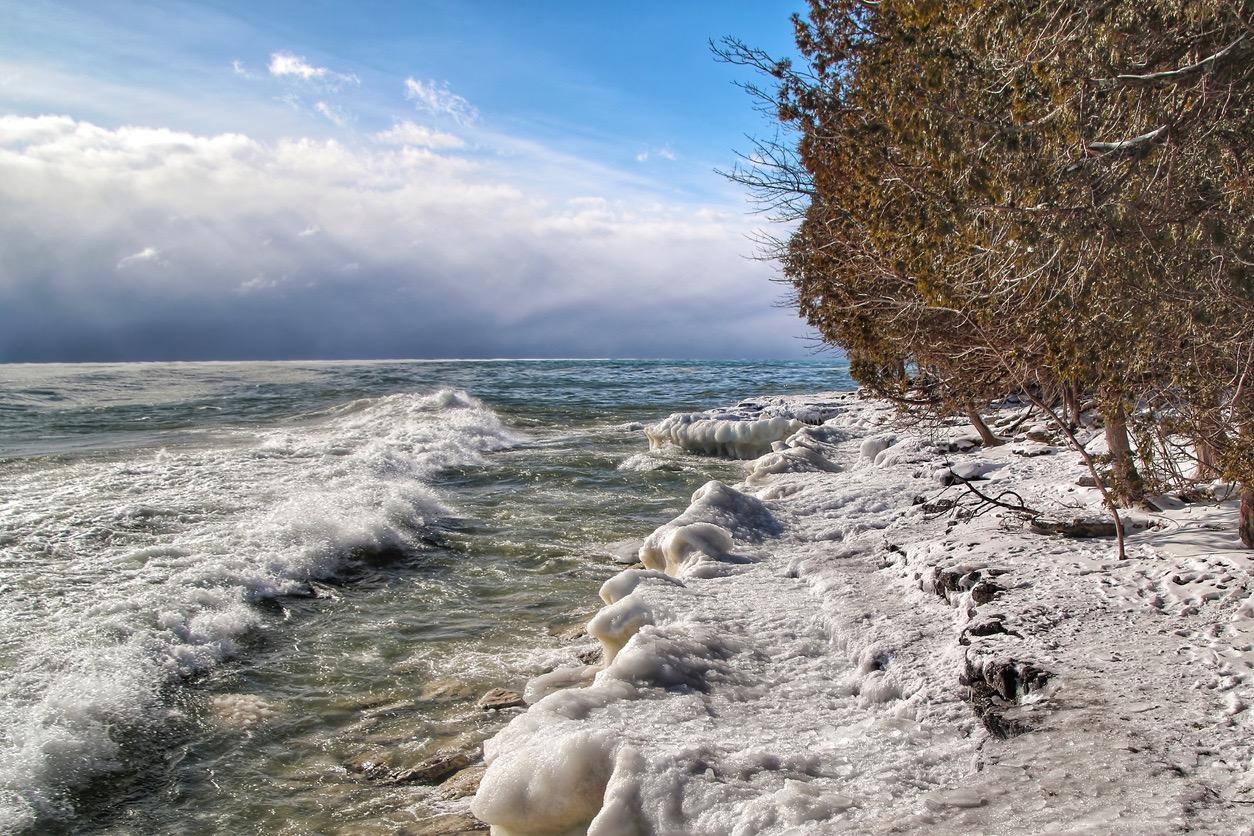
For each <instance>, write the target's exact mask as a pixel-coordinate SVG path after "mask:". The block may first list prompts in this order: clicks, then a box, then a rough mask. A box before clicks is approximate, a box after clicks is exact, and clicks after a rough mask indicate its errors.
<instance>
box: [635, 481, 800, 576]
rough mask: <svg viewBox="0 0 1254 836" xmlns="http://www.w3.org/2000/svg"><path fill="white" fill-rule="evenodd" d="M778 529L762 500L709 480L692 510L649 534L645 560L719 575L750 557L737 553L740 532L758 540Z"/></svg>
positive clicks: (671, 569)
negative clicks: (736, 544)
mask: <svg viewBox="0 0 1254 836" xmlns="http://www.w3.org/2000/svg"><path fill="white" fill-rule="evenodd" d="M778 532H779V524H778V523H777V522H776V520H775V518H774V516H772V514H771V512H770V511H769V510H768V509H767V507H766V505H765V504H764V503H763V502H762V500H760V499H757V498H756V497H752V496H750V495H748V494H745V493H741V492H740V491H738V490H736V489H735V488H729V487H727V486H726V485H724V484H723V483H721V482H707V483H706V484H705V485H702V486H701V487H700V488H698V489H697V491H696V493H694V494H693V495H692V504H691V505H689V506H688V510H686V511H684V513H682V514H680V515H679V516H678V517H676V518H675V519H673V520H671V521H670V522H668V523H667V524H666V525H663V526H661V527H660V528H658V529H657V530H656V531H654V532H653V533H652V534H650V535H649V536H648V537H647V538H645V541H644V545H643V546H641V547H640V562H641V563H643V564H644V565H645V566H646V567H647V568H649V569H654V570H658V571H661V572H665V573H666V574H668V575H677V576H679V577H705V578H709V577H715V576H717V575H722V574H727V573H728V572H731V571H735V568H734V567H735V565H737V564H743V563H747V562H749V560H750V559H749V558H748V557H745V556H742V555H736V554H734V553H733V548H734V537H735V536H739V537H740V538H741V539H744V540H750V541H752V540H760V539H761V538H762V537H763V536H767V535H771V534H777V533H778Z"/></svg>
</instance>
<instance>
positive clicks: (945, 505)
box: [923, 498, 958, 514]
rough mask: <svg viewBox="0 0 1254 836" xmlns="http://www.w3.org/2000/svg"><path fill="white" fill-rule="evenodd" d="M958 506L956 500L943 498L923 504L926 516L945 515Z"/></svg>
mask: <svg viewBox="0 0 1254 836" xmlns="http://www.w3.org/2000/svg"><path fill="white" fill-rule="evenodd" d="M957 504H958V500H956V499H947V498H941V499H937V500H935V501H933V502H924V503H923V513H925V514H943V513H944V512H946V511H948V510H949V509H951V508H953V507H954V506H955V505H957Z"/></svg>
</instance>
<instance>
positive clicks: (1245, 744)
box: [472, 393, 1254, 836]
mask: <svg viewBox="0 0 1254 836" xmlns="http://www.w3.org/2000/svg"><path fill="white" fill-rule="evenodd" d="M753 400H754V401H755V402H764V403H767V404H775V405H776V406H777V407H778V409H776V412H775V414H772V415H769V416H767V417H768V419H769V420H772V421H774V424H775V426H776V428H778V427H779V426H780V425H781V422H780V421H779V420H778V419H779V418H780V417H781V416H785V417H786V413H787V409H788V407H789V404H790V403H791V404H792V405H793V406H794V407H795V408H798V409H799V408H804V407H809V408H811V409H813V408H814V407H815V406H816V405H817V404H820V403H822V404H825V406H826V407H828V411H827V412H826V413H824V414H823V415H822V416H821V418H822V420H823V423H821V424H815V423H814V421H813V419H814V414H813V412H811V413H810V414H808V415H807V416H805V417H807V418H809V419H810V420H809V421H807V422H798V423H800V424H801V426H800V427H799V428H795V427H792V426H789V427H788V429H789V430H790V432H789V433H788V435H787V437H786V439H785V440H776V441H775V443H774V444H773V445H772V444H770V443H769V442H768V443H767V449H769V450H771V452H767V453H766V454H765V455H762V456H760V457H758V458H756V459H752V460H750V461H749V464H748V471H747V474H746V478H745V480H744V481H743V482H741V483H739V484H738V485H737V486H736V488H731V487H728V486H725V485H722V484H721V483H710V484H708V485H706V486H705V487H703V488H701V489H700V490H698V491H697V493H696V494H695V495H694V498H693V503H692V505H690V506H689V508H688V509H687V510H686V511H684V512H683V513H682V514H680V515H679V516H678V517H677V518H676V519H675V520H673V521H672V522H671V523H668V524H666V525H664V526H662V527H661V528H659V529H658V530H657V531H656V532H654V533H653V534H652V535H650V537H649V538H647V539H646V541H645V544H644V546H643V547H642V549H641V551H640V555H641V557H642V558H643V562H644V565H645V569H643V570H642V569H639V568H637V569H626V570H624V571H623V572H621V573H619V574H618V575H616V576H614V577H613V578H611V579H610V580H609V581H607V583H606V584H605V586H604V587H603V588H602V593H601V594H602V599H603V601H604V603H605V607H603V608H602V610H601V611H600V612H599V613H598V614H597V615H596V616H594V617H593V619H592V620H591V622H590V623H589V632H590V633H591V634H592V635H593V636H594V637H595V638H596V639H598V640H599V641H600V643H601V645H602V648H603V651H604V654H605V662H604V663H602V664H600V665H588V666H586V667H584V668H567V669H559V670H557V671H555V672H553V673H550V674H546V675H544V676H541V677H538V678H537V679H535V680H532V682H531V683H530V684H529V685H528V688H527V691H528V694H527V696H528V699H529V702H531V703H532V704H531V705H530V707H529V708H528V709H527V710H526V711H525V712H524V713H522V714H520V715H518V716H517V717H515V718H513V719H512V720H511V721H510V722H509V724H508V725H507V726H506V727H505V728H504V729H503V730H502V731H500V732H499V733H498V734H497V735H496V736H495V737H493V738H492V739H490V740H489V741H488V742H487V743H486V744H485V755H486V758H485V759H486V762H487V765H488V769H487V771H486V773H485V774H484V778H483V783H482V785H481V786H480V789H479V791H478V793H477V796H476V799H475V801H474V803H473V805H472V809H473V811H474V812H475V814H476V815H477V816H479V818H481V819H483V820H484V821H487V822H491V823H492V824H493V826H494V830H493V832H494V833H498V834H502V836H509V834H516V835H517V834H532V833H535V834H539V833H585V832H586V833H592V834H606V833H636V832H676V828H681V829H682V830H683V832H690V833H715V832H723V833H745V834H748V833H770V832H782V831H783V830H788V831H789V832H801V833H804V832H814V833H819V832H840V831H844V832H860V833H862V832H865V833H874V832H886V831H889V830H897V831H901V830H906V831H909V830H913V829H924V828H926V829H929V830H939V831H940V832H954V833H973V832H993V831H992V830H989V828H995V831H996V832H998V833H1034V832H1040V830H1041V828H1042V827H1058V826H1066V827H1070V828H1071V829H1072V830H1074V831H1076V832H1084V831H1085V830H1086V829H1087V830H1090V831H1092V832H1105V833H1120V832H1127V833H1157V832H1164V833H1165V832H1176V831H1177V830H1178V829H1180V828H1181V827H1186V826H1188V827H1192V828H1193V829H1194V832H1199V831H1200V832H1216V833H1218V832H1224V833H1232V832H1234V828H1236V827H1238V826H1239V825H1242V824H1244V822H1245V821H1246V818H1245V816H1244V810H1243V808H1242V806H1241V805H1243V804H1245V803H1248V802H1250V801H1254V789H1252V784H1254V774H1250V773H1247V769H1248V767H1249V763H1250V760H1249V756H1250V754H1251V746H1250V743H1251V741H1250V735H1249V734H1248V733H1247V732H1246V731H1245V728H1246V726H1245V723H1246V712H1245V706H1246V704H1247V703H1248V702H1250V701H1251V700H1252V699H1254V695H1252V694H1251V689H1250V670H1251V664H1252V663H1254V658H1251V655H1250V653H1249V652H1248V650H1246V649H1245V648H1248V647H1249V644H1248V642H1249V640H1250V639H1251V638H1254V612H1251V608H1252V607H1254V605H1247V604H1246V602H1245V599H1246V598H1247V597H1249V595H1250V592H1251V589H1254V586H1247V580H1246V579H1247V578H1248V570H1249V569H1250V568H1251V561H1250V560H1249V559H1248V558H1247V557H1245V554H1244V553H1243V552H1242V551H1241V550H1240V549H1239V547H1238V544H1237V542H1236V537H1235V533H1229V532H1233V530H1234V526H1233V525H1231V524H1229V523H1231V520H1232V519H1233V518H1234V517H1235V510H1234V509H1233V507H1232V503H1226V504H1225V503H1221V504H1217V505H1216V504H1214V503H1212V504H1209V505H1208V504H1204V503H1194V504H1187V503H1183V502H1178V503H1175V507H1171V508H1168V509H1167V510H1164V511H1163V512H1161V513H1160V514H1157V515H1155V518H1154V519H1153V520H1150V522H1151V523H1153V524H1154V525H1153V526H1151V527H1148V528H1145V529H1143V530H1141V531H1138V532H1137V533H1135V534H1133V535H1130V537H1129V559H1128V560H1126V561H1123V562H1117V561H1115V560H1114V558H1113V545H1112V542H1111V541H1107V540H1103V539H1090V540H1078V539H1067V538H1061V537H1054V536H1043V535H1041V534H1037V533H1033V532H1031V531H1029V530H1028V529H1027V528H1026V527H1020V528H1017V529H1016V527H1015V526H1014V525H1011V524H1010V523H1009V522H1007V521H1006V520H1004V519H1001V518H999V517H1000V516H1003V515H1004V512H1002V513H1001V514H999V513H998V512H996V511H994V512H992V513H983V514H981V515H979V516H975V517H971V516H970V511H969V510H968V511H966V512H964V511H963V506H964V502H965V500H963V496H962V495H963V491H962V488H961V486H948V487H947V486H946V485H944V484H943V482H944V481H945V479H944V474H945V473H946V472H948V470H949V467H950V466H953V467H954V468H955V469H956V470H959V471H961V472H962V473H963V474H964V475H965V476H966V477H967V478H971V479H979V480H980V481H981V482H987V483H988V484H989V485H995V486H996V487H997V488H999V489H1015V490H1018V492H1019V493H1022V494H1023V495H1024V496H1027V495H1028V494H1029V493H1031V494H1032V496H1033V498H1036V499H1037V500H1038V502H1052V503H1054V505H1055V506H1057V508H1059V509H1066V510H1067V512H1068V513H1071V512H1076V513H1077V514H1082V515H1083V514H1089V513H1091V512H1093V513H1095V512H1097V511H1099V510H1100V497H1099V496H1098V491H1096V490H1095V489H1091V488H1083V487H1080V486H1078V485H1077V484H1076V482H1077V477H1078V476H1080V475H1082V473H1083V472H1084V471H1083V468H1082V466H1081V465H1079V464H1077V463H1076V462H1075V461H1074V459H1075V455H1074V454H1073V453H1071V452H1069V451H1067V450H1065V449H1063V448H1062V447H1061V446H1059V444H1057V443H1048V441H1042V440H1028V439H1027V438H1026V437H1025V436H1023V435H1020V436H1018V439H1019V440H1017V441H1016V442H1014V443H1011V444H1008V445H1006V446H1003V447H996V448H991V449H988V450H984V449H982V448H980V447H979V446H978V441H976V440H975V439H973V438H972V433H971V432H970V431H969V430H968V429H967V428H966V427H965V426H947V427H940V428H937V429H935V430H932V431H929V432H928V433H926V434H920V433H919V432H917V431H916V432H910V431H902V430H899V429H896V428H894V425H893V415H892V411H891V409H890V408H889V407H888V406H887V405H885V404H882V403H878V402H875V401H864V400H861V399H860V398H858V396H857V395H856V394H852V393H851V394H843V395H839V396H834V397H832V396H827V397H822V396H816V397H810V398H805V397H800V396H791V397H789V398H780V399H753ZM753 405H754V406H755V407H757V406H760V404H757V403H754V404H753ZM721 412H723V413H726V412H727V411H726V410H723V411H721ZM1021 412H1022V406H1020V405H1014V406H1007V407H1006V409H1005V410H1003V411H1002V412H995V413H994V414H992V415H990V416H989V420H990V422H991V423H993V424H994V429H995V431H996V429H997V425H998V424H1000V425H1001V426H1008V425H1009V423H1010V419H1011V418H1018V417H1020V413H1021ZM723 417H728V416H723ZM759 417H760V416H759ZM730 418H731V420H734V421H738V422H741V423H742V425H743V422H744V421H745V420H746V419H748V420H750V421H751V420H752V419H753V416H751V415H750V416H746V415H737V416H730ZM668 420H669V419H668ZM662 423H664V422H659V424H662ZM675 423H676V422H672V425H671V426H672V428H673V426H674V425H675ZM679 423H683V424H685V425H689V426H691V425H693V424H697V423H700V421H699V420H697V419H689V420H687V421H685V422H679ZM963 424H964V425H965V422H963ZM657 426H659V425H654V427H657ZM718 429H719V428H717V427H712V426H707V427H706V428H705V430H707V432H705V433H704V434H698V435H701V438H703V439H705V440H706V441H707V442H708V440H710V439H713V438H714V434H716V433H717V431H718ZM735 429H739V430H741V431H742V434H743V431H744V428H743V426H741V427H739V428H735ZM794 429H795V432H793V431H792V430H794ZM1039 437H1040V436H1039V434H1038V435H1037V436H1036V438H1039ZM650 438H652V436H650ZM667 440H669V441H670V442H671V443H674V442H675V441H676V440H678V441H679V442H680V443H683V442H684V441H685V439H684V438H682V437H679V438H678V439H677V438H676V437H675V436H674V434H670V437H669V438H668V439H667ZM732 440H733V441H737V440H743V439H738V438H737V439H732ZM725 441H727V439H726V438H724V439H721V440H720V441H719V443H720V444H721V443H723V442H725ZM760 441H761V439H754V443H755V444H759V443H760ZM1054 441H1055V442H1056V441H1057V440H1054ZM700 443H705V442H700ZM707 447H708V444H707ZM698 449H700V448H698ZM753 452H757V451H753ZM743 457H744V458H746V459H750V457H749V456H743ZM955 500H958V501H957V502H955V504H952V505H947V504H946V503H947V502H953V501H955ZM1164 504H1166V505H1172V503H1171V502H1166V503H1164ZM964 513H965V514H966V516H967V517H969V518H967V519H960V517H962V516H963V515H964ZM1005 516H1008V515H1005ZM1217 527H1221V529H1222V530H1215V529H1216V528H1217ZM1008 822H1010V823H1011V824H1007V823H1008ZM1007 828H1009V829H1007ZM1241 832H1244V831H1241Z"/></svg>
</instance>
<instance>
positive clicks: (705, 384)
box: [0, 360, 849, 833]
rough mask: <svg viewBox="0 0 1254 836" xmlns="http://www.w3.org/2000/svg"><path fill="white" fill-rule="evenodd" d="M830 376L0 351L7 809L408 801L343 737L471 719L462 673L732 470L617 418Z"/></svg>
mask: <svg viewBox="0 0 1254 836" xmlns="http://www.w3.org/2000/svg"><path fill="white" fill-rule="evenodd" d="M848 386H849V379H848V376H847V373H846V371H845V367H844V364H843V362H841V361H836V360H825V361H808V362H664V361H645V362H637V361H531V362H516V361H499V362H456V363H450V362H376V363H231V364H225V363H224V364H125V365H91V366H86V365H82V366H0V592H3V598H2V599H0V636H3V638H2V639H0V665H3V668H4V671H5V673H6V676H5V677H4V681H3V682H2V683H0V830H4V831H11V830H17V829H22V828H29V827H31V826H32V825H34V826H36V827H38V829H40V830H41V831H53V832H56V831H64V832H114V833H156V832H161V833H176V832H177V833H209V832H240V833H243V832H258V833H261V832H265V833H307V832H337V831H343V832H370V830H369V828H370V827H378V828H382V829H383V830H384V831H386V830H388V829H395V827H397V826H399V825H403V824H404V823H406V822H410V821H413V820H414V819H415V818H417V817H421V816H423V815H429V814H430V813H431V812H432V811H434V810H438V809H439V808H440V803H441V802H440V801H439V800H438V799H436V798H434V797H433V795H432V793H431V792H430V791H429V790H426V789H423V788H414V787H397V786H387V785H383V784H381V783H380V782H378V781H377V780H372V779H371V777H370V775H371V774H374V773H372V772H370V771H369V770H368V769H367V767H369V766H370V765H376V766H377V767H388V768H397V767H404V766H406V765H408V764H412V763H414V762H416V761H418V760H420V759H421V758H422V757H424V756H425V755H427V754H429V753H430V751H431V750H432V749H433V748H436V747H438V746H439V745H443V744H447V743H454V742H458V743H464V742H473V741H475V740H478V739H480V738H482V737H484V736H486V735H489V734H491V733H492V731H493V730H494V728H495V723H496V722H499V721H495V720H493V719H492V718H488V717H486V716H484V715H483V714H482V712H479V711H478V710H477V709H475V708H474V706H473V700H474V698H475V697H476V696H478V694H480V693H482V691H484V690H486V689H487V688H489V687H493V686H496V685H507V686H521V685H522V684H523V682H525V680H526V678H527V677H528V676H530V675H534V674H536V673H538V672H541V671H543V670H547V669H549V668H551V667H553V666H554V665H556V664H558V663H569V662H571V661H573V658H572V656H571V653H572V651H571V649H570V648H569V647H565V646H563V643H562V642H561V641H560V640H559V639H557V638H556V637H555V636H554V635H553V633H554V632H555V628H557V627H560V626H562V625H565V624H569V623H572V622H574V621H576V620H578V618H579V617H580V616H581V615H583V614H584V613H586V612H587V611H588V610H590V609H591V608H592V605H593V600H594V596H595V590H596V587H597V585H598V584H599V583H600V582H601V581H602V580H603V579H604V578H605V577H607V576H608V575H609V574H611V573H612V572H613V571H614V570H613V567H612V565H611V564H610V562H609V560H608V557H607V552H608V550H607V546H608V545H610V544H612V543H614V542H616V541H621V540H623V539H629V538H638V537H643V536H644V535H645V534H647V533H648V532H649V531H650V530H652V528H653V527H655V526H656V525H657V524H659V523H660V522H663V521H665V520H666V519H668V518H669V517H671V516H673V515H674V514H675V513H677V512H678V511H679V510H681V509H682V507H683V506H684V505H685V504H686V496H687V495H688V494H689V493H691V491H692V490H693V489H695V488H696V487H698V486H699V485H701V484H702V483H703V482H705V481H706V480H708V479H710V478H721V479H730V480H735V479H737V478H739V475H740V473H741V469H740V466H739V465H737V464H735V463H730V462H720V461H715V460H710V459H699V458H694V457H691V456H685V455H681V454H677V453H673V452H671V453H666V454H662V455H643V456H642V455H640V454H641V453H642V452H644V451H645V447H646V445H645V442H644V438H643V435H642V433H641V432H640V427H639V424H638V423H637V422H641V421H650V420H654V419H656V418H658V417H661V416H664V415H666V414H668V413H670V412H672V411H679V410H689V409H704V408H708V407H711V406H717V405H722V404H727V403H731V402H734V401H736V400H739V399H740V398H742V397H748V396H750V395H755V394H765V393H788V392H801V391H816V390H830V389H842V388H848ZM624 462H626V466H623V465H624ZM436 686H442V688H443V691H444V693H443V695H442V696H441V695H440V694H435V695H434V698H433V693H432V691H433V689H434V690H436V691H438V690H440V689H439V688H436ZM376 771H377V770H376ZM362 828H366V829H365V830H363V829H362Z"/></svg>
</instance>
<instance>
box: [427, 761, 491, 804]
mask: <svg viewBox="0 0 1254 836" xmlns="http://www.w3.org/2000/svg"><path fill="white" fill-rule="evenodd" d="M487 771H488V768H487V767H486V766H468V767H466V768H465V769H463V770H461V771H460V772H458V773H456V774H455V775H453V776H452V777H451V778H449V779H448V780H446V781H445V782H444V783H442V784H440V787H439V789H438V792H439V793H440V795H441V796H443V797H444V798H447V799H450V800H451V799H454V798H465V797H466V796H468V795H474V794H475V792H476V791H477V790H478V789H479V783H480V782H481V781H482V780H483V773H485V772H487Z"/></svg>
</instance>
